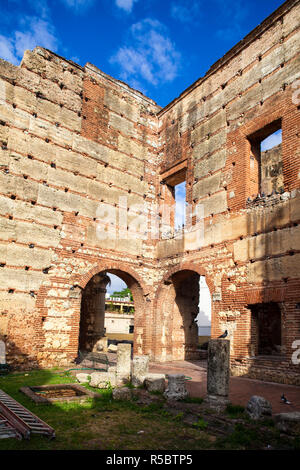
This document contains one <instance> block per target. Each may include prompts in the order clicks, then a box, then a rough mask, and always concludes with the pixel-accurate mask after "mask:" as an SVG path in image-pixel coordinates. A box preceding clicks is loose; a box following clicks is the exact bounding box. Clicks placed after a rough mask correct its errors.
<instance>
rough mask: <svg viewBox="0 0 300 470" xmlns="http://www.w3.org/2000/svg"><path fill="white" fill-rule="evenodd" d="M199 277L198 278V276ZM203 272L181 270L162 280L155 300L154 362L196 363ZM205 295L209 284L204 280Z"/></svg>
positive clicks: (207, 280)
mask: <svg viewBox="0 0 300 470" xmlns="http://www.w3.org/2000/svg"><path fill="white" fill-rule="evenodd" d="M200 273H201V275H200ZM204 276H205V272H204V270H202V269H200V270H199V272H198V271H196V270H194V269H193V268H192V269H190V267H189V266H187V267H185V266H184V265H183V266H182V269H181V270H176V271H175V270H174V271H173V272H172V271H171V272H170V273H169V274H168V275H166V276H165V278H164V280H163V282H162V284H161V286H160V288H159V290H158V294H157V297H156V322H155V323H156V330H155V338H154V345H155V346H154V359H155V360H156V361H159V362H166V361H182V360H196V359H199V358H200V352H199V325H198V322H197V320H198V319H199V312H200V306H201V304H200V295H201V294H200V288H201V283H200V280H201V279H202V280H203V278H204ZM205 279H206V282H207V288H208V291H209V290H210V289H209V287H211V283H210V280H209V279H207V278H205Z"/></svg>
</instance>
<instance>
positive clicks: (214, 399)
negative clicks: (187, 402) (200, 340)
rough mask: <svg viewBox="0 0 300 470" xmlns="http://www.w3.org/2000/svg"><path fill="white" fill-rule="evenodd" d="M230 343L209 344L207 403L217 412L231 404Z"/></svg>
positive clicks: (226, 341)
mask: <svg viewBox="0 0 300 470" xmlns="http://www.w3.org/2000/svg"><path fill="white" fill-rule="evenodd" d="M229 375H230V341H229V340H226V339H212V340H210V341H209V342H208V358H207V397H206V399H205V402H206V403H207V404H208V405H209V406H210V407H211V408H214V409H216V410H217V411H222V410H224V409H225V408H226V406H227V405H228V403H229V400H228V394H229Z"/></svg>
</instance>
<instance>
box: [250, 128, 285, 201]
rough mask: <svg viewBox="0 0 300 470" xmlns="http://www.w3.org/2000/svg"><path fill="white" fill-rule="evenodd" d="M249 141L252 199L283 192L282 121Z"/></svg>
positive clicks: (254, 135) (263, 130)
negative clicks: (257, 196)
mask: <svg viewBox="0 0 300 470" xmlns="http://www.w3.org/2000/svg"><path fill="white" fill-rule="evenodd" d="M249 141H250V144H251V150H250V195H251V197H255V196H256V195H257V194H260V195H261V196H269V195H271V194H274V193H280V192H283V191H284V184H283V168H282V149H281V147H282V146H281V144H282V130H281V120H278V121H274V122H273V123H271V124H269V125H267V126H265V127H264V128H262V129H260V130H259V131H257V132H256V133H255V134H253V135H252V136H250V137H249Z"/></svg>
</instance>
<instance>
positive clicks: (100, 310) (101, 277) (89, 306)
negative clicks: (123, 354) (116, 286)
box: [78, 269, 144, 353]
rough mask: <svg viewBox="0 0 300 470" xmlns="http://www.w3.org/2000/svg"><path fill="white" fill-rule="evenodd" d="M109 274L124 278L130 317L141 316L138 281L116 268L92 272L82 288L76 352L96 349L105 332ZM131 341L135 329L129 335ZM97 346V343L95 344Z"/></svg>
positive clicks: (141, 290) (140, 292)
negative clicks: (128, 293)
mask: <svg viewBox="0 0 300 470" xmlns="http://www.w3.org/2000/svg"><path fill="white" fill-rule="evenodd" d="M110 274H112V275H114V276H117V277H118V278H120V279H122V281H124V283H125V285H126V286H127V287H128V289H129V290H130V292H131V294H132V298H133V306H134V312H135V314H134V317H135V318H134V321H135V322H137V324H138V323H139V321H140V319H141V318H143V308H144V295H143V289H142V287H141V285H140V283H139V282H138V281H137V280H136V279H135V278H134V277H133V276H132V275H131V274H129V273H128V272H125V271H122V270H120V269H106V270H103V271H99V272H98V273H96V274H94V275H93V276H92V277H91V279H90V280H89V281H88V283H87V284H86V286H85V287H84V288H83V290H82V294H81V307H80V322H79V335H78V350H79V351H80V352H83V353H84V352H91V351H97V349H98V348H99V349H100V348H101V345H102V344H103V343H102V342H103V338H105V337H106V335H105V308H106V307H105V300H106V294H107V288H108V286H109V285H110V282H111V279H110ZM133 343H135V333H134V337H133ZM99 346H100V347H99Z"/></svg>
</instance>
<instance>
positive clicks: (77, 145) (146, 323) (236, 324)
mask: <svg viewBox="0 0 300 470" xmlns="http://www.w3.org/2000/svg"><path fill="white" fill-rule="evenodd" d="M299 14H300V6H299V1H298V0H290V1H288V2H285V3H284V5H283V6H282V7H280V8H279V9H278V10H277V11H276V12H274V14H273V15H271V16H270V17H269V18H267V19H266V20H265V21H264V22H263V23H262V24H261V25H259V26H258V27H257V28H256V29H255V30H254V31H252V32H251V33H250V34H249V35H248V36H247V37H246V38H244V40H243V41H241V42H240V43H238V44H237V45H236V46H235V47H234V48H233V49H232V50H231V51H229V52H228V53H227V54H226V55H225V56H224V57H223V58H222V59H220V60H219V61H218V62H217V63H216V64H214V65H213V66H212V67H211V69H210V70H209V71H208V72H207V74H206V75H205V76H204V77H203V78H201V79H199V80H198V81H197V82H195V83H194V84H193V85H192V86H191V87H189V88H188V89H187V90H186V91H184V92H183V93H182V95H181V96H180V97H179V98H177V99H176V100H174V101H173V102H172V103H170V104H169V105H168V106H167V107H166V108H164V109H160V108H159V107H158V106H157V105H156V104H155V103H153V102H152V101H151V100H150V99H148V98H146V97H145V96H143V95H142V94H141V93H139V92H137V91H135V90H132V89H131V88H130V87H128V86H127V85H126V84H124V83H122V82H119V81H117V80H115V79H113V78H111V77H109V76H107V75H105V74H104V73H103V72H101V71H100V70H99V69H97V68H96V67H94V66H93V65H91V64H87V65H86V66H85V67H80V66H78V65H76V64H74V63H73V62H70V61H67V60H65V59H63V58H61V57H58V56H57V55H55V54H53V53H51V52H49V51H47V50H45V49H42V48H36V49H34V51H32V52H31V51H26V52H25V54H24V58H23V61H22V63H21V66H20V67H15V66H12V65H10V64H8V63H7V62H4V61H1V62H0V100H1V102H0V106H1V107H0V141H1V148H0V158H1V171H0V187H1V191H0V282H1V283H0V286H1V288H0V302H1V311H0V334H1V338H2V337H3V338H4V339H5V340H6V344H7V358H8V361H9V362H10V363H12V364H18V365H19V366H20V365H22V364H23V367H27V366H28V365H30V366H32V365H38V364H39V365H45V366H46V365H53V364H67V363H69V361H70V360H72V359H73V358H74V357H75V356H76V355H77V349H78V338H79V326H80V309H81V298H82V292H83V289H84V288H85V287H86V286H87V284H88V282H89V281H90V280H91V279H92V278H93V276H94V275H96V274H98V273H101V272H106V271H107V272H108V273H109V272H112V273H115V274H118V275H120V276H121V277H122V278H123V279H124V280H125V282H127V283H128V286H129V287H130V288H131V289H132V292H133V295H134V301H135V310H136V313H135V340H134V352H135V353H136V354H139V355H143V354H146V355H150V356H151V358H155V359H157V360H170V359H175V358H183V355H184V354H186V353H188V354H191V353H192V352H193V347H194V343H193V341H194V340H193V331H192V330H191V331H188V330H187V329H186V325H189V326H190V325H191V320H192V318H193V315H192V314H193V313H194V312H193V308H194V304H195V302H196V298H197V294H198V293H197V292H193V289H192V286H193V282H191V279H192V276H193V275H195V273H196V274H198V275H199V274H200V275H205V276H206V280H207V284H208V286H209V289H210V292H211V295H212V300H213V302H212V304H213V305H212V307H213V308H212V310H213V311H212V336H213V338H215V337H217V336H218V335H220V333H222V332H223V331H224V330H225V329H227V330H228V332H229V339H230V348H231V362H232V371H233V373H236V374H237V373H238V374H244V373H247V374H249V375H252V376H254V377H256V378H259V377H260V378H264V377H267V378H268V379H269V380H279V381H288V382H289V383H298V382H299V366H297V365H293V364H291V355H292V352H293V347H292V345H293V341H294V340H295V339H300V338H299V331H300V317H299V309H298V307H297V305H299V294H298V293H299V287H300V278H299V268H298V266H299V259H300V246H299V243H300V242H299V240H300V235H299V221H300V209H299V207H300V204H299V199H300V193H299V189H300V184H299V183H300V176H299V175H300V156H299V135H300V129H299V122H300V120H299V109H298V108H299V104H298V102H297V99H296V100H295V94H297V83H298V81H299V78H300V68H299V54H298V50H299V36H300V32H299V24H298V17H299ZM298 88H299V87H298ZM297 96H298V95H297ZM297 96H296V98H297ZM274 123H275V124H274ZM278 123H279V124H280V127H281V129H282V144H281V163H282V169H281V168H280V175H279V179H280V181H278V182H276V185H277V183H278V185H279V184H280V185H282V186H283V190H284V193H282V194H276V193H275V194H273V195H266V197H263V198H259V197H257V194H258V193H260V192H261V191H260V190H261V188H260V187H259V186H258V181H259V178H258V171H259V162H258V161H257V160H256V159H255V155H254V156H253V155H252V153H251V152H252V142H253V139H254V137H255V139H258V138H261V139H262V138H264V137H266V135H265V134H266V132H270V131H271V130H272V129H273V127H274V126H275V125H276V126H277V127H276V129H277V128H278V125H279V124H278ZM276 129H275V130H276ZM273 130H274V129H273ZM262 158H263V157H262ZM276 158H277V157H276V156H274V157H271V159H272V162H273V160H274V159H275V160H276ZM266 160H268V158H266V159H265V160H264V161H266ZM276 162H277V160H276ZM277 163H278V162H277ZM277 163H276V164H277ZM262 166H263V165H262ZM182 172H183V173H184V174H185V178H186V184H187V202H188V203H189V204H190V205H191V206H193V208H195V207H196V206H197V205H199V204H201V205H202V206H203V210H204V234H203V237H202V239H201V243H200V244H199V240H198V241H197V239H194V238H193V236H192V235H187V234H185V235H184V237H183V238H182V239H181V238H173V239H165V240H163V239H160V240H157V239H153V238H151V236H150V235H149V234H148V235H146V236H145V237H143V238H141V237H140V238H139V239H134V238H133V237H132V234H133V233H134V232H135V229H136V227H137V226H140V227H142V223H139V221H140V222H142V217H143V215H144V214H146V215H145V217H146V220H147V221H148V223H149V226H150V224H151V221H150V219H149V217H150V216H151V214H153V210H154V205H155V204H156V203H157V204H160V203H162V202H168V203H170V202H172V197H173V195H172V191H171V190H168V191H167V190H165V186H166V185H165V184H164V180H165V179H166V178H167V179H168V181H170V178H172V177H174V178H175V179H174V181H175V180H176V174H180V175H182V174H183V173H182ZM174 174H175V176H174ZM262 175H264V172H262ZM178 181H179V180H178ZM268 184H269V182H268ZM278 189H280V188H279V187H278ZM267 192H269V191H267ZM120 197H121V198H125V197H126V204H127V205H126V206H125V207H124V206H123V204H124V199H122V200H121V201H120ZM120 205H121V206H122V211H121V213H122V214H123V215H124V214H127V220H126V224H125V225H124V223H123V222H122V223H121V222H120V219H117V220H116V223H115V224H113V225H112V226H111V225H107V224H106V228H107V229H109V230H110V236H109V237H108V238H106V239H103V236H102V237H101V236H99V233H102V232H103V227H105V222H106V220H107V219H106V213H105V210H106V212H109V211H110V212H111V211H114V210H118V211H120ZM119 213H120V212H119ZM137 216H139V217H140V219H138V220H137ZM120 223H121V225H120ZM115 230H117V233H115ZM128 232H129V236H127V235H128ZM125 234H126V236H125ZM115 235H117V236H115ZM179 271H184V272H185V273H187V272H189V275H187V276H186V278H185V274H183V278H182V279H185V282H186V287H185V285H184V283H183V284H182V285H180V289H179V290H178V284H177V279H181V277H180V276H181V274H180V273H179ZM176 273H179V277H178V278H177V277H176V276H177V274H176ZM180 292H181V293H182V292H184V294H185V295H184V296H182V295H181V294H180ZM193 294H195V295H193ZM183 297H185V298H184V299H183ZM264 302H265V303H268V302H276V303H278V304H279V305H280V310H281V312H282V318H281V320H282V346H283V354H282V356H281V357H279V358H276V362H274V360H273V361H272V358H261V357H253V356H252V353H253V344H252V343H251V342H252V336H251V328H252V326H251V311H250V308H249V305H252V304H256V303H264ZM189 326H188V328H189ZM186 357H188V356H186ZM189 357H191V356H189ZM284 374H285V376H284ZM297 381H298V382H297Z"/></svg>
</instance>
